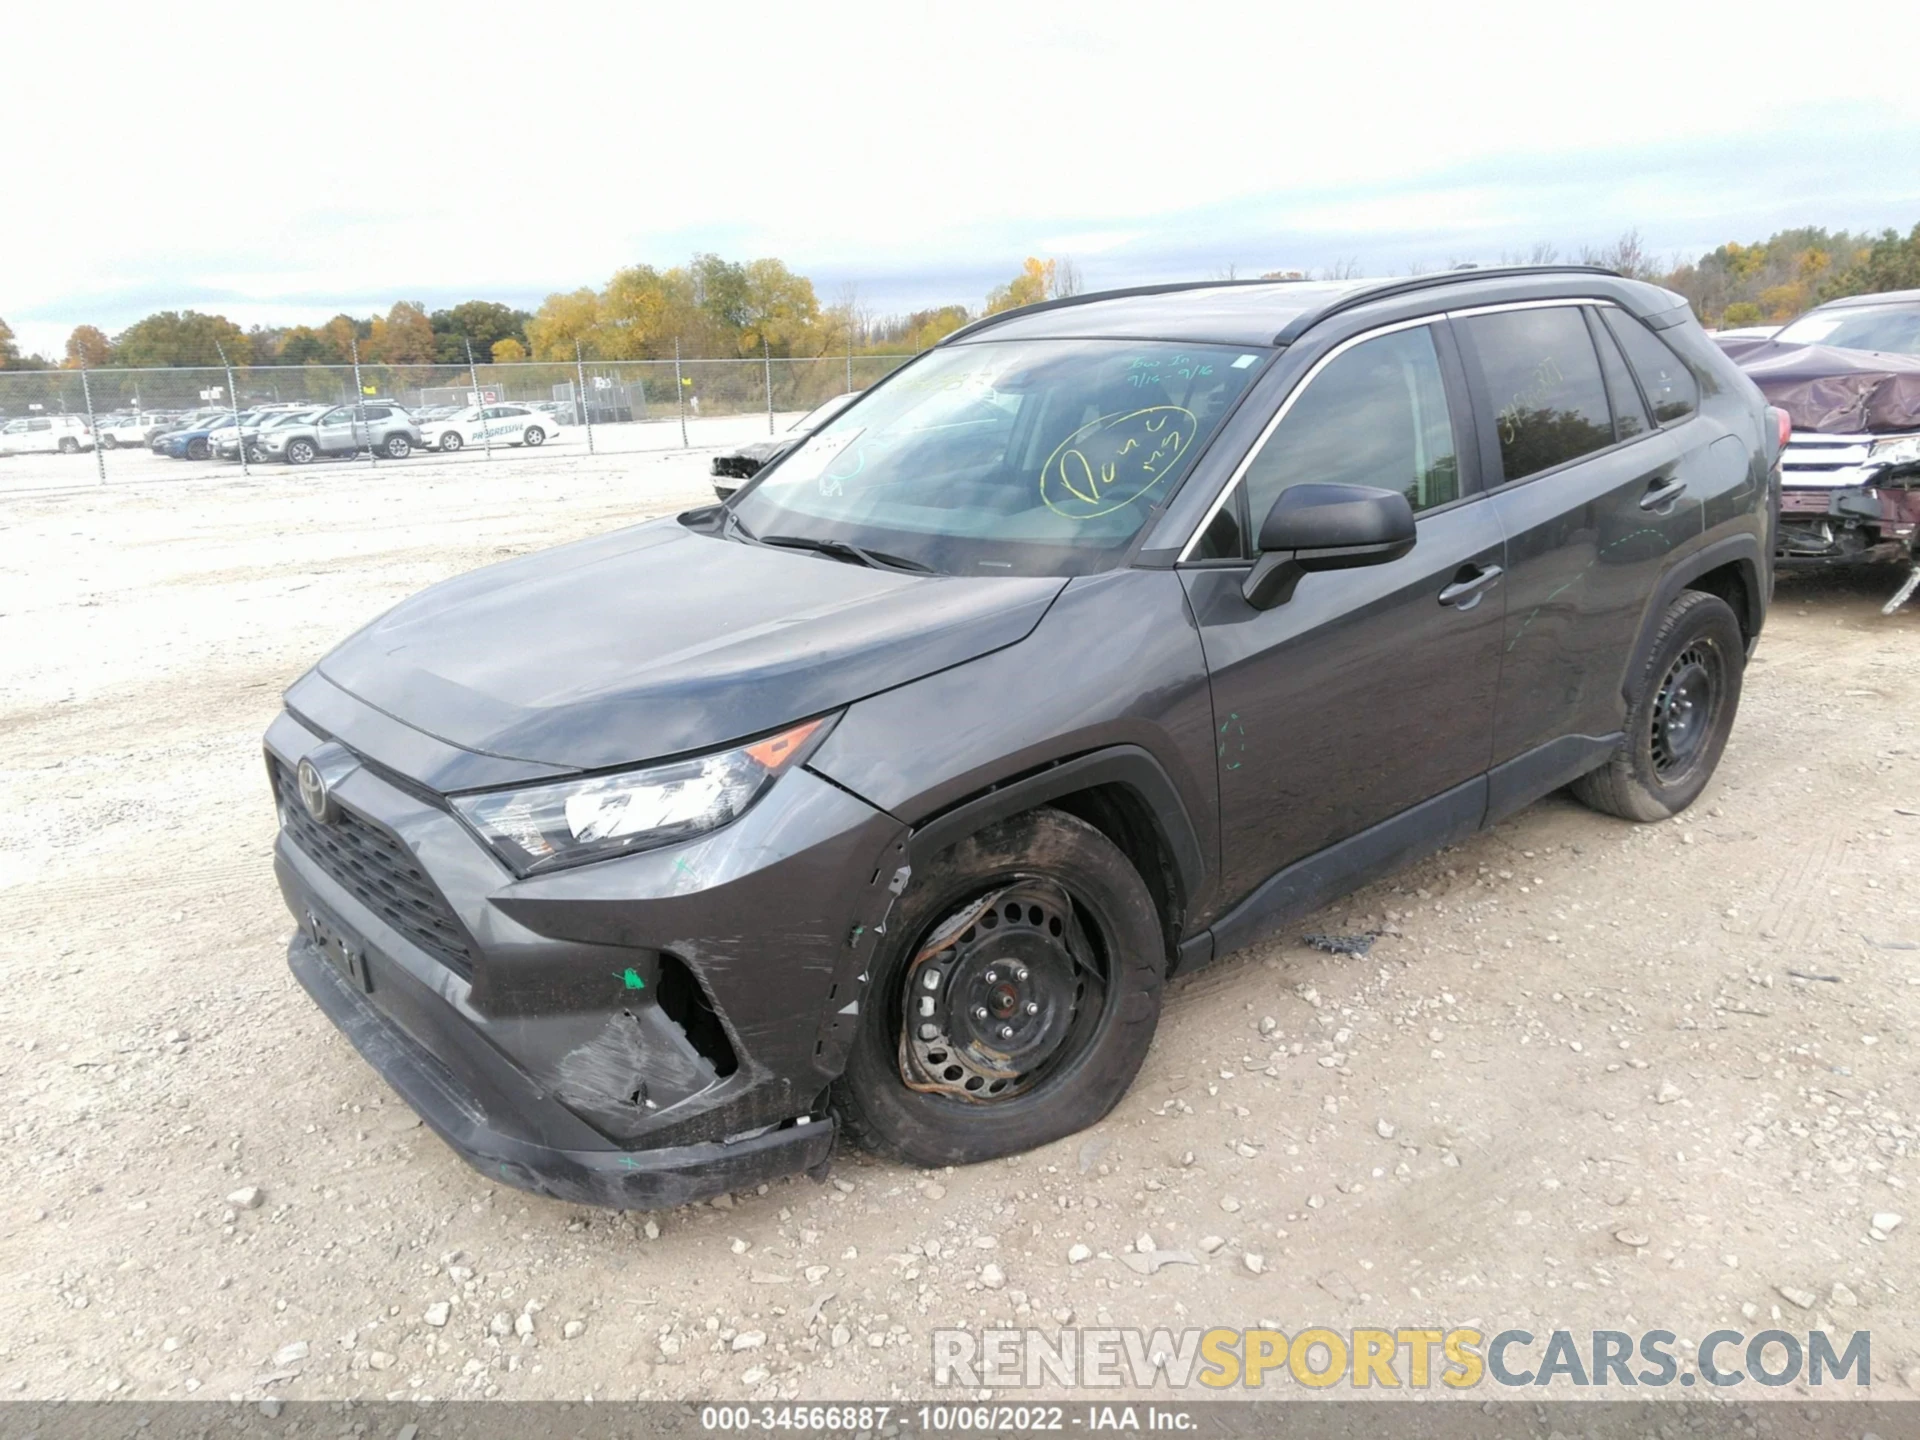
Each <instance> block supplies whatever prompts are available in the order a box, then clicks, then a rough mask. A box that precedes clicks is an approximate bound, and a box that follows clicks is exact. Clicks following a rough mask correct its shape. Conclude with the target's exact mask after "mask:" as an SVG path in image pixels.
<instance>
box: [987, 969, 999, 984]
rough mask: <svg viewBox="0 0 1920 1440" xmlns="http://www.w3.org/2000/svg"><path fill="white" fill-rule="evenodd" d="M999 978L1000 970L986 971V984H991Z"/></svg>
mask: <svg viewBox="0 0 1920 1440" xmlns="http://www.w3.org/2000/svg"><path fill="white" fill-rule="evenodd" d="M999 978H1000V972H999V971H998V970H989V971H987V984H989V985H991V984H993V982H994V981H996V980H998V979H999Z"/></svg>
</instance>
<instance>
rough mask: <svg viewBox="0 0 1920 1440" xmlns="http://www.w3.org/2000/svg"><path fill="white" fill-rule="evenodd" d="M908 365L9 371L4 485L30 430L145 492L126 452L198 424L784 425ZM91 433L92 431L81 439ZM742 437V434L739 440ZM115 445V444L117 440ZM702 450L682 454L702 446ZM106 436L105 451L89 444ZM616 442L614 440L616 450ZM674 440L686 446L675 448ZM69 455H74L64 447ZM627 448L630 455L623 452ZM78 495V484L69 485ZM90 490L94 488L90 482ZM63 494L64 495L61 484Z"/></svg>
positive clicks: (879, 358) (872, 359) (855, 360)
mask: <svg viewBox="0 0 1920 1440" xmlns="http://www.w3.org/2000/svg"><path fill="white" fill-rule="evenodd" d="M912 358H913V357H912V356H911V355H850V354H841V355H822V356H817V357H812V358H807V359H775V358H767V357H761V358H748V359H728V360H710V359H682V360H677V361H676V360H618V361H609V360H589V359H584V358H582V359H579V360H574V361H522V362H516V363H511V364H475V365H471V366H468V365H388V364H376V363H371V362H362V363H361V364H360V365H358V366H353V365H236V366H233V367H232V368H231V369H229V368H228V367H226V366H223V365H209V366H199V367H178V368H169V369H150V370H125V369H103V370H78V369H75V370H17V371H0V483H3V482H4V481H5V480H7V479H8V478H9V473H8V472H9V471H13V472H15V478H18V471H19V467H18V466H17V465H15V464H13V463H12V462H13V461H14V460H18V459H21V458H25V456H26V455H27V454H30V453H32V452H33V451H35V450H38V449H44V448H50V447H49V446H42V445H38V444H36V443H34V442H35V440H36V439H37V435H34V434H29V433H28V431H27V430H26V429H25V428H23V427H35V430H36V431H37V430H40V429H45V428H46V427H45V426H44V425H43V424H40V423H39V422H45V421H52V422H53V428H52V430H51V431H50V432H49V433H52V434H56V435H61V436H68V435H73V436H80V437H83V438H81V439H80V441H79V443H80V445H81V448H83V449H90V450H93V452H94V455H95V457H96V458H95V462H94V466H93V468H95V469H97V471H98V477H97V478H98V479H99V480H106V479H107V478H108V470H109V469H110V468H114V469H116V470H117V472H118V473H116V476H115V478H134V473H133V467H134V466H135V463H136V462H134V461H133V459H132V458H131V457H130V456H126V455H117V454H116V451H118V450H125V449H143V448H144V446H143V444H142V443H141V441H140V440H139V439H138V436H139V434H140V433H142V432H151V431H152V430H153V429H154V428H156V427H159V428H165V427H168V426H170V425H172V424H174V423H175V422H177V421H178V420H180V419H183V418H185V417H188V416H191V415H193V414H195V413H196V412H207V411H212V410H220V411H227V412H233V413H238V412H244V411H246V410H249V409H251V408H253V407H256V406H266V405H276V406H284V405H293V404H309V405H314V406H321V405H345V404H352V403H354V402H355V401H356V399H358V400H363V401H366V402H368V403H372V402H373V401H375V400H380V401H390V402H393V403H397V404H398V405H400V406H402V407H403V408H405V409H407V410H409V411H418V410H423V409H427V408H430V407H433V406H466V405H475V404H480V405H486V404H520V405H529V406H539V407H541V408H542V409H544V410H546V411H547V412H548V413H550V414H552V415H554V417H555V418H556V419H557V420H559V421H560V422H561V423H562V424H563V425H573V426H581V427H584V428H585V430H586V433H587V434H588V435H591V433H592V431H593V430H594V429H595V428H597V427H601V426H622V425H633V424H645V423H648V422H667V423H676V422H677V423H680V434H681V435H685V434H686V433H687V427H686V423H685V422H698V421H701V420H707V419H714V418H718V417H727V416H733V417H746V416H759V415H765V416H766V417H767V428H768V431H769V433H771V431H772V430H773V429H774V428H775V417H776V416H781V415H792V414H794V413H796V412H805V411H808V410H811V409H813V408H814V407H815V406H817V405H819V404H821V403H822V402H824V401H826V400H829V399H831V398H833V397H834V396H836V395H839V394H841V393H843V392H845V391H848V390H863V389H865V388H866V387H867V386H869V385H872V384H873V383H874V382H875V381H877V380H879V379H881V378H882V377H883V376H885V375H888V374H890V373H891V372H892V371H894V370H895V369H897V368H899V367H900V366H901V365H904V364H905V363H906V362H907V361H909V360H910V359H912ZM82 425H83V426H84V427H85V429H84V430H80V429H77V428H75V427H77V426H82ZM730 429H731V431H732V433H733V434H734V435H738V433H739V426H738V425H737V424H736V425H735V426H733V427H730ZM110 431H111V432H113V438H107V437H108V434H109V432H110ZM699 431H700V427H699V426H698V425H697V424H696V425H695V426H694V431H693V437H692V438H689V439H685V440H682V441H680V443H686V444H698V443H700V442H699V438H698V436H699ZM94 435H99V436H101V437H102V443H101V444H100V445H99V446H98V447H96V446H94V444H93V443H92V439H91V437H92V436H94ZM608 438H609V439H611V438H613V437H608ZM676 438H677V437H676ZM61 448H66V449H68V450H69V453H71V447H70V446H63V447H61ZM616 448H624V447H616ZM61 478H62V479H64V480H67V481H69V482H78V481H79V480H80V479H81V478H82V477H81V476H79V475H78V474H71V475H65V476H62V477H61ZM85 478H86V479H88V480H92V479H94V478H95V477H94V476H91V475H89V476H87V477H85ZM56 483H57V482H56Z"/></svg>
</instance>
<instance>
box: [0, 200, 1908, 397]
mask: <svg viewBox="0 0 1920 1440" xmlns="http://www.w3.org/2000/svg"><path fill="white" fill-rule="evenodd" d="M1559 258H1560V256H1559V252H1558V251H1557V250H1556V249H1555V248H1554V247H1553V246H1551V245H1546V244H1542V245H1536V246H1534V247H1533V248H1532V249H1531V250H1529V251H1526V252H1524V253H1522V254H1519V255H1503V256H1501V257H1500V259H1501V261H1502V262H1504V263H1518V264H1550V263H1552V262H1553V261H1555V260H1557V259H1559ZM1576 258H1578V259H1579V260H1581V261H1583V262H1586V263H1590V264H1598V265H1602V266H1605V267H1606V268H1608V269H1611V270H1617V271H1619V272H1620V273H1621V274H1625V275H1632V276H1634V277H1636V278H1638V279H1646V280H1655V281H1658V282H1659V283H1661V284H1663V285H1666V286H1667V287H1668V288H1669V289H1672V290H1676V291H1678V292H1679V293H1680V294H1682V295H1684V296H1686V298H1687V299H1688V300H1689V301H1690V302H1691V303H1692V305H1693V308H1694V311H1695V312H1696V313H1697V314H1698V315H1699V317H1700V320H1701V322H1702V323H1703V324H1705V325H1708V326H1711V327H1715V328H1722V327H1730V326H1736V325H1759V324H1768V323H1780V322H1784V321H1786V320H1790V319H1792V318H1793V317H1794V316H1795V315H1798V314H1800V313H1801V312H1802V311H1805V310H1807V309H1809V308H1811V307H1812V306H1814V305H1817V304H1819V303H1820V302H1821V301H1823V300H1831V299H1836V298H1838V297H1840V296H1843V295H1860V294H1867V293H1871V292H1880V291H1886V290H1903V289H1916V288H1920V224H1916V225H1915V226H1914V227H1913V229H1912V231H1911V232H1909V233H1908V234H1906V235H1904V236H1903V235H1901V234H1900V233H1899V232H1898V231H1895V230H1883V231H1882V232H1880V233H1879V234H1878V235H1866V234H1854V233H1852V232H1849V231H1845V230H1836V231H1828V230H1822V229H1819V228H1818V227H1814V226H1806V227H1802V228H1799V229H1793V230H1782V231H1780V232H1779V233H1777V234H1775V235H1773V236H1771V237H1769V238H1768V239H1766V240H1761V241H1756V242H1754V243H1752V244H1742V243H1739V242H1737V241H1729V242H1728V243H1727V244H1725V245H1722V246H1720V248H1719V249H1717V250H1714V251H1712V252H1711V253H1709V254H1706V255H1702V256H1701V257H1700V258H1699V259H1697V260H1692V261H1683V262H1679V263H1674V264H1670V265H1663V264H1661V263H1660V262H1659V261H1657V260H1656V259H1655V258H1654V257H1653V256H1652V255H1651V254H1650V253H1649V252H1648V251H1647V250H1646V248H1645V246H1644V245H1643V244H1642V242H1641V239H1640V235H1639V232H1638V231H1634V230H1630V231H1628V232H1627V233H1626V234H1624V235H1623V236H1621V238H1620V239H1619V240H1617V241H1615V242H1614V243H1613V244H1611V245H1608V246H1604V247H1599V248H1592V247H1589V248H1586V249H1583V250H1581V251H1580V252H1578V254H1577V257H1576ZM1449 263H1452V262H1451V261H1450V262H1449ZM1419 268H1422V267H1416V270H1417V269H1419ZM1323 273H1324V276H1325V278H1330V279H1341V278H1349V277H1351V276H1354V275H1357V274H1358V273H1360V272H1359V269H1358V266H1357V265H1355V264H1354V263H1353V262H1347V263H1345V264H1342V265H1340V266H1336V267H1334V268H1333V269H1331V270H1328V271H1325V272H1323ZM1232 274H1233V272H1232V271H1231V270H1229V271H1227V272H1226V275H1227V276H1228V277H1230V276H1231V275H1232ZM1263 278H1272V279H1282V278H1284V279H1300V278H1305V272H1303V271H1300V270H1270V271H1266V272H1264V276H1263ZM1080 289H1081V279H1080V272H1079V269H1078V267H1077V266H1076V265H1075V264H1074V262H1073V261H1072V260H1071V259H1068V258H1066V257H1064V256H1062V257H1056V258H1053V259H1041V258H1039V257H1036V256H1029V257H1028V258H1027V260H1026V261H1025V263H1024V264H1023V265H1022V266H1021V268H1020V271H1019V273H1018V274H1016V275H1014V276H1013V277H1012V278H1011V279H1009V280H1008V281H1007V282H1006V283H1005V284H1004V285H998V286H995V287H994V288H993V289H992V290H991V291H989V292H988V294H987V295H986V297H985V299H984V303H983V304H982V305H981V306H980V308H979V309H977V310H976V309H972V308H970V307H968V306H966V305H963V304H958V303H956V304H950V305H942V306H938V307H936V308H933V309H927V310H917V311H914V312H913V313H911V314H908V315H876V314H874V313H872V312H871V311H869V310H867V309H865V308H864V307H863V306H862V305H861V304H860V301H859V296H858V293H857V292H855V291H852V290H849V291H848V292H846V293H845V294H844V295H843V296H842V297H841V298H840V299H839V300H838V301H837V302H835V303H833V304H831V305H828V304H823V303H822V302H821V300H820V298H819V296H818V295H817V294H815V292H814V287H813V282H812V281H811V280H809V279H808V278H807V277H806V276H804V275H798V274H795V273H794V272H793V271H792V270H790V269H788V268H787V266H786V264H785V263H784V262H782V261H779V260H774V259H762V260H747V261H737V260H726V259H723V258H721V257H720V256H718V255H711V254H700V255H695V256H694V257H693V259H692V260H691V261H689V262H688V263H687V264H685V265H676V266H672V267H670V268H668V269H665V270H662V269H657V268H655V267H654V266H652V265H635V266H631V267H629V268H627V269H624V270H620V271H618V272H616V273H615V274H614V275H613V276H612V278H610V279H609V280H608V281H607V283H606V284H605V285H604V286H602V287H600V288H599V289H593V288H591V287H582V288H581V289H578V290H573V291H569V292H566V293H563V294H554V295H549V296H548V297H547V298H546V300H545V301H543V302H542V303H541V305H540V308H539V309H538V310H534V311H526V310H520V309H516V308H514V307H512V306H509V305H503V304H500V303H498V302H497V301H492V300H468V301H465V302H464V303H462V304H459V305H454V306H451V307H450V308H448V309H444V310H434V311H431V312H429V311H428V310H427V308H426V307H425V306H424V305H421V304H419V303H417V302H414V301H408V300H402V301H399V302H397V303H395V304H394V305H393V306H392V307H391V308H390V309H389V310H388V311H387V312H386V314H384V315H373V316H368V317H365V318H356V317H354V316H351V315H336V316H334V317H333V319H331V320H329V321H327V322H326V323H325V324H324V325H291V326H254V327H253V328H251V329H247V330H242V329H241V328H240V327H239V326H238V325H236V324H234V323H233V322H232V321H230V320H228V319H227V318H226V317H225V316H223V315H207V314H202V313H200V312H199V311H195V310H183V311H175V310H166V311H162V312H160V313H159V314H156V315H149V316H147V317H146V318H145V319H144V320H139V321H136V322H135V323H134V324H132V325H129V326H128V327H127V328H126V329H125V330H122V331H121V332H120V333H119V334H117V335H112V336H109V335H107V334H106V333H105V332H103V331H102V330H100V329H99V328H98V327H96V326H93V325H81V326H78V327H76V328H75V330H74V331H73V333H72V334H71V335H70V336H68V338H67V344H66V353H65V355H64V356H63V357H61V358H60V359H58V360H52V359H48V358H46V357H42V356H26V355H22V354H21V353H20V349H19V346H18V344H17V343H16V341H15V339H14V335H13V332H12V330H10V329H9V328H8V327H7V324H6V322H5V320H0V369H5V370H37V369H50V368H53V367H55V366H56V365H58V366H63V367H65V368H78V367H79V366H81V365H85V366H86V367H87V368H89V369H107V368H109V367H125V368H129V369H139V368H149V367H151V368H167V367H175V366H197V365H218V364H220V363H221V362H222V357H223V356H224V358H225V360H226V362H227V363H230V364H232V365H236V366H241V365H344V364H347V363H348V362H349V361H350V360H351V359H352V358H353V357H354V354H355V351H356V349H357V351H358V355H359V358H360V360H361V361H362V362H364V363H371V364H387V365H434V364H438V365H464V364H465V363H466V361H467V358H468V354H469V350H470V351H471V354H472V357H473V358H474V359H475V360H478V361H483V362H488V361H490V362H494V363H506V362H510V361H516V360H529V359H532V360H556V361H557V360H572V359H573V358H574V356H575V354H576V347H577V353H579V354H582V355H584V356H585V357H586V358H588V359H592V360H668V359H672V358H673V355H674V353H675V347H676V345H677V346H678V348H679V353H680V354H681V355H682V356H685V357H687V358H695V359H714V358H724V357H729V356H738V357H753V356H759V355H761V354H763V353H764V354H768V355H772V356H774V357H776V358H781V359H788V358H802V357H814V356H821V355H827V354H839V353H841V352H843V351H845V352H851V353H853V354H899V353H901V352H903V351H906V352H914V351H920V350H924V349H926V348H927V347H928V346H929V345H932V344H934V343H936V342H937V341H939V340H940V339H942V338H943V337H945V336H947V335H950V334H952V333H953V331H955V330H957V329H959V328H960V327H961V326H962V325H964V324H966V323H967V322H968V321H970V320H972V319H975V318H976V317H977V316H978V315H980V314H989V315H991V314H995V313H997V312H999V311H1002V310H1010V309H1013V308H1015V307H1016V306H1020V305H1031V304H1033V303H1035V302H1037V301H1040V300H1047V299H1056V298H1059V297H1062V296H1068V295H1074V294H1078V293H1079V292H1080Z"/></svg>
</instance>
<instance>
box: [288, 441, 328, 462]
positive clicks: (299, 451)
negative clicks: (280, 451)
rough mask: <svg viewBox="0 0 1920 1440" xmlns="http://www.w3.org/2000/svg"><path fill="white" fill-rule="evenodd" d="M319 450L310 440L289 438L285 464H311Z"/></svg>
mask: <svg viewBox="0 0 1920 1440" xmlns="http://www.w3.org/2000/svg"><path fill="white" fill-rule="evenodd" d="M319 453H320V452H319V450H317V449H316V448H315V447H314V443H313V441H311V440H289V441H288V442H287V464H289V465H311V464H312V463H313V460H314V457H315V456H316V455H318V454H319Z"/></svg>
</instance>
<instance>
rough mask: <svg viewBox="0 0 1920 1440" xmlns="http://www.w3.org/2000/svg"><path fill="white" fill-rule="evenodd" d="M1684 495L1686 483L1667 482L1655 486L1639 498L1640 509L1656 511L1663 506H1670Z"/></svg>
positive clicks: (1682, 481)
mask: <svg viewBox="0 0 1920 1440" xmlns="http://www.w3.org/2000/svg"><path fill="white" fill-rule="evenodd" d="M1686 493H1687V482H1686V481H1684V480H1669V481H1668V482H1667V483H1666V484H1664V485H1660V484H1655V485H1654V486H1652V487H1651V488H1650V489H1649V490H1648V491H1647V493H1646V494H1644V495H1642V496H1641V497H1640V508H1641V509H1642V510H1658V509H1660V508H1661V507H1663V506H1666V505H1671V504H1672V503H1673V502H1674V501H1676V500H1678V499H1679V498H1680V497H1681V496H1682V495H1684V494H1686Z"/></svg>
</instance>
